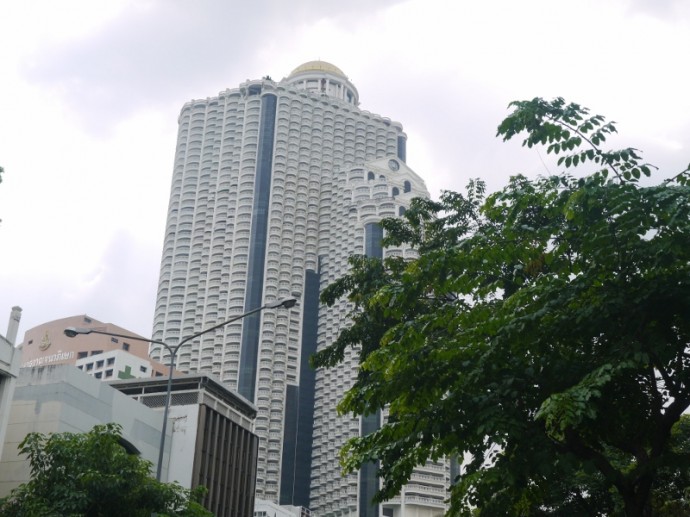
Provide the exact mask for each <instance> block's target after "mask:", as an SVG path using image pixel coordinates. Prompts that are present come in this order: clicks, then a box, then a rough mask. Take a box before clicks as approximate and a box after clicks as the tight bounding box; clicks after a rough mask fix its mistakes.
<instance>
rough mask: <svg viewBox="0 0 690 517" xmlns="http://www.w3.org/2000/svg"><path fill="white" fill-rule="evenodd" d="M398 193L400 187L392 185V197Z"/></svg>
mask: <svg viewBox="0 0 690 517" xmlns="http://www.w3.org/2000/svg"><path fill="white" fill-rule="evenodd" d="M399 195H400V189H399V188H398V187H393V197H395V196H399Z"/></svg>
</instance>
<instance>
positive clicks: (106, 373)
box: [105, 370, 113, 379]
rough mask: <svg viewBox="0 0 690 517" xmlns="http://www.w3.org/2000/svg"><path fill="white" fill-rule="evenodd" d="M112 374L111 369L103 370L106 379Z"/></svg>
mask: <svg viewBox="0 0 690 517" xmlns="http://www.w3.org/2000/svg"><path fill="white" fill-rule="evenodd" d="M112 376H113V371H112V370H106V371H105V378H106V379H107V378H108V377H112Z"/></svg>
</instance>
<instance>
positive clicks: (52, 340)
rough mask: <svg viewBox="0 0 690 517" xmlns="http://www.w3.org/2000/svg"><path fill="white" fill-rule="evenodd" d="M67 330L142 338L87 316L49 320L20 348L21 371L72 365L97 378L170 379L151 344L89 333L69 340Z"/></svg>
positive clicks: (30, 333) (31, 332)
mask: <svg viewBox="0 0 690 517" xmlns="http://www.w3.org/2000/svg"><path fill="white" fill-rule="evenodd" d="M67 327H83V328H94V329H98V330H101V331H105V332H114V333H115V334H123V335H130V336H133V337H137V338H141V336H139V335H138V334H135V333H134V332H130V331H129V330H127V329H124V328H122V327H119V326H117V325H113V324H112V323H103V322H101V321H98V320H97V319H95V318H92V317H90V316H87V315H86V314H82V315H78V316H70V317H68V318H61V319H59V320H54V321H49V322H47V323H43V324H42V325H38V326H36V327H34V328H32V329H29V330H27V331H26V332H25V334H24V341H23V342H22V344H21V345H19V347H20V348H21V363H22V368H32V367H35V366H46V365H51V364H71V365H75V366H77V367H78V368H80V369H82V370H83V371H84V372H85V373H87V374H89V375H92V376H94V377H96V378H98V379H102V380H110V379H118V378H123V379H127V378H130V377H157V376H167V375H168V368H167V366H165V365H163V364H160V363H158V362H156V361H152V360H151V359H150V358H149V355H148V349H149V345H148V343H146V342H144V341H138V340H135V339H127V338H118V337H113V336H104V335H102V334H89V335H83V336H81V335H80V336H77V337H76V338H69V337H67V336H65V334H64V330H65V329H66V328H67Z"/></svg>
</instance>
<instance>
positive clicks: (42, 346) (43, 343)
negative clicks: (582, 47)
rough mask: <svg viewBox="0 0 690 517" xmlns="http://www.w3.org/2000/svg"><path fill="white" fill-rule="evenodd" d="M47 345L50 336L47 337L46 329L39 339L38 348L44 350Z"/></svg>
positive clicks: (48, 345)
mask: <svg viewBox="0 0 690 517" xmlns="http://www.w3.org/2000/svg"><path fill="white" fill-rule="evenodd" d="M48 347H50V338H49V337H48V331H46V335H45V336H43V339H41V344H40V345H38V348H40V349H41V350H42V351H45V350H48Z"/></svg>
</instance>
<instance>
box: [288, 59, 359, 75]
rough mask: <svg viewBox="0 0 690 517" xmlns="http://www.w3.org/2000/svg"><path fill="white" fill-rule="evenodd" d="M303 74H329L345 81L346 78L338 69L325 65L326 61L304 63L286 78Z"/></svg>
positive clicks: (328, 64)
mask: <svg viewBox="0 0 690 517" xmlns="http://www.w3.org/2000/svg"><path fill="white" fill-rule="evenodd" d="M305 72H329V73H331V74H335V75H339V76H341V77H343V78H344V79H347V76H346V75H345V74H344V73H343V71H342V70H341V69H340V68H338V67H337V66H335V65H332V64H330V63H327V62H326V61H309V62H307V63H304V64H303V65H300V66H298V67H297V68H295V69H294V70H293V71H292V73H291V74H290V75H289V76H288V78H289V77H293V76H295V75H298V74H303V73H305Z"/></svg>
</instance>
